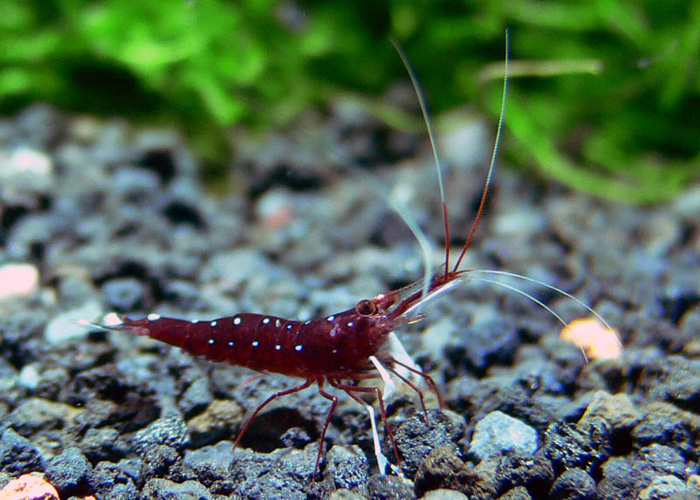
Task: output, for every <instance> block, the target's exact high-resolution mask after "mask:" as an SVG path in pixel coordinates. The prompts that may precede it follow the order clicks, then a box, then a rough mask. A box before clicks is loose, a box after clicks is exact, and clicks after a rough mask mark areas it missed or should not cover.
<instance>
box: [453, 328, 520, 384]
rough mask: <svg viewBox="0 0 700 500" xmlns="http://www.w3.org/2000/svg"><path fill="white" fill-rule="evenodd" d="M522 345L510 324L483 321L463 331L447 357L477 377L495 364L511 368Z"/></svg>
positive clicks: (515, 330)
mask: <svg viewBox="0 0 700 500" xmlns="http://www.w3.org/2000/svg"><path fill="white" fill-rule="evenodd" d="M518 345H519V339H518V332H517V328H516V327H515V325H513V324H512V323H511V322H510V321H509V320H507V319H504V318H499V319H496V320H489V321H481V322H479V323H475V324H470V325H468V326H466V328H464V330H463V332H462V333H461V334H460V336H459V338H458V339H457V340H456V342H455V343H454V344H450V345H449V346H447V347H446V348H445V355H446V356H447V358H448V359H449V360H450V361H452V362H453V363H454V364H461V363H466V364H467V366H468V367H469V368H470V369H471V370H473V371H475V372H476V373H479V374H481V373H483V372H484V370H485V369H486V368H487V367H488V366H491V365H493V364H503V365H506V364H509V363H510V362H511V361H512V359H513V355H514V354H515V351H516V349H517V348H518Z"/></svg>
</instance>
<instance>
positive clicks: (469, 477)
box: [414, 446, 476, 497]
mask: <svg viewBox="0 0 700 500" xmlns="http://www.w3.org/2000/svg"><path fill="white" fill-rule="evenodd" d="M414 482H415V493H416V495H417V496H419V497H420V496H423V495H424V494H425V493H426V492H428V491H430V490H436V489H440V488H445V489H450V490H457V491H462V492H464V493H467V492H468V490H467V487H468V486H469V485H470V484H473V483H474V482H476V473H475V472H474V470H473V469H472V468H470V467H469V466H468V465H467V464H465V463H464V462H463V461H462V460H461V459H460V458H459V457H458V456H457V455H456V453H455V450H454V449H453V448H451V447H449V446H443V447H440V448H436V449H434V450H433V451H431V452H430V453H429V454H428V456H427V457H426V459H425V460H423V461H422V462H421V464H420V466H419V467H418V471H417V472H416V476H415V478H414Z"/></svg>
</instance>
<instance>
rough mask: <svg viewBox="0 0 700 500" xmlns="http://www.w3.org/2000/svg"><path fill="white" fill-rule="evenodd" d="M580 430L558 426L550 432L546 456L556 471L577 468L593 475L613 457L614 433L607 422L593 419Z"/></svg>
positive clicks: (545, 439) (550, 429) (547, 434)
mask: <svg viewBox="0 0 700 500" xmlns="http://www.w3.org/2000/svg"><path fill="white" fill-rule="evenodd" d="M581 427H582V428H580V427H578V426H576V425H573V424H569V423H566V422H557V423H555V424H552V425H551V426H550V427H549V429H547V432H546V433H545V436H544V448H543V452H544V455H545V456H546V457H547V458H549V459H550V460H551V461H552V464H553V465H554V469H555V471H557V472H562V471H564V470H566V469H570V468H574V467H576V468H580V469H583V470H584V471H586V472H588V473H592V472H593V470H594V469H595V467H596V466H597V465H598V464H599V463H601V462H603V461H605V460H606V459H607V457H608V456H609V455H610V451H611V449H612V445H611V442H610V439H611V429H610V424H608V423H607V421H605V420H604V419H602V418H593V419H591V421H590V422H589V423H588V425H585V426H583V425H582V426H581Z"/></svg>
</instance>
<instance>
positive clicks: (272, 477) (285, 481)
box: [229, 443, 334, 500]
mask: <svg viewBox="0 0 700 500" xmlns="http://www.w3.org/2000/svg"><path fill="white" fill-rule="evenodd" d="M317 451H318V447H317V445H316V443H311V444H310V445H309V446H307V447H306V448H304V449H303V450H288V449H282V450H275V451H274V452H272V453H258V452H254V451H250V450H246V449H238V450H236V452H235V453H234V455H233V461H232V462H231V467H230V469H229V478H230V480H231V481H233V484H234V485H235V490H234V491H235V493H236V494H238V495H239V496H241V497H242V498H249V499H251V500H253V499H257V498H290V499H292V500H294V499H300V500H301V499H306V498H307V493H306V491H307V490H308V489H309V488H311V489H312V490H313V492H314V493H313V495H315V496H318V497H323V496H326V495H328V494H329V493H330V491H331V490H332V489H334V488H333V487H332V485H329V484H327V483H325V482H319V481H314V480H313V478H312V475H313V472H314V466H315V464H316V457H317Z"/></svg>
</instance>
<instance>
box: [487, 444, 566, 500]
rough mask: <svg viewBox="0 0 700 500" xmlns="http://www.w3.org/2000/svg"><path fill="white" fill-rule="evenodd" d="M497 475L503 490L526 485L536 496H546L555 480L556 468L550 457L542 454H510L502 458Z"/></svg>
mask: <svg viewBox="0 0 700 500" xmlns="http://www.w3.org/2000/svg"><path fill="white" fill-rule="evenodd" d="M497 476H498V480H499V482H500V486H499V490H500V491H502V492H506V491H509V490H511V489H513V488H515V487H517V486H524V487H525V488H527V490H528V492H529V493H530V494H531V495H532V496H533V497H534V498H544V497H546V496H547V494H548V493H549V490H550V487H551V485H552V482H553V481H554V469H553V468H552V463H551V462H550V461H549V459H548V458H547V457H545V456H544V455H541V454H537V455H534V456H520V455H509V456H506V457H503V459H502V460H501V463H500V465H499V466H498V469H497Z"/></svg>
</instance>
